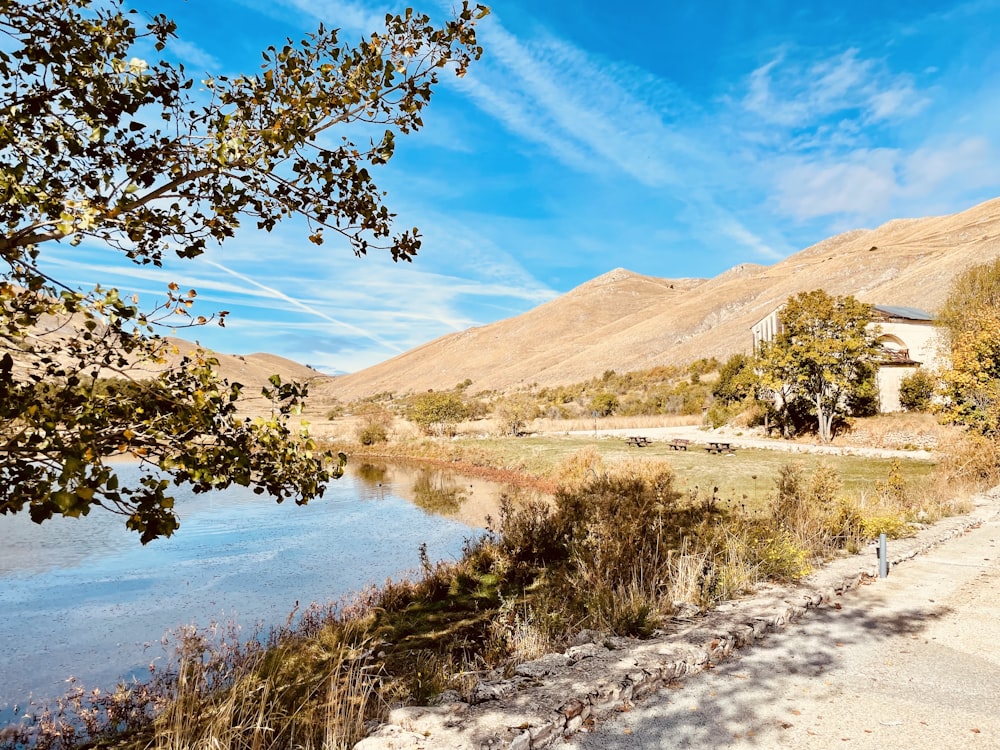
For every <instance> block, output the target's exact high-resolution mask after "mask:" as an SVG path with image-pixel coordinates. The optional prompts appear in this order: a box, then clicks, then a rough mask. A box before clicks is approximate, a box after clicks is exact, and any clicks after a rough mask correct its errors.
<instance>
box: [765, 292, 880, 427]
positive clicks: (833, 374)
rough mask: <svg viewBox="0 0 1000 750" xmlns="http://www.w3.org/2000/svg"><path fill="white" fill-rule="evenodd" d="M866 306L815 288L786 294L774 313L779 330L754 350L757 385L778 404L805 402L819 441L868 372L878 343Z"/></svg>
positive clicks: (869, 375)
mask: <svg viewBox="0 0 1000 750" xmlns="http://www.w3.org/2000/svg"><path fill="white" fill-rule="evenodd" d="M871 316H872V308H871V305H867V304H864V303H861V302H858V301H857V300H856V299H854V297H850V296H847V297H833V296H830V295H829V294H827V293H826V292H824V291H823V290H822V289H817V290H815V291H811V292H802V293H801V294H798V295H796V296H794V297H789V299H788V301H787V302H786V303H785V306H784V307H783V308H782V309H781V311H780V312H779V313H778V321H779V332H778V334H777V336H775V338H774V340H773V341H769V342H764V343H763V344H762V345H761V349H760V351H759V353H758V357H759V364H758V366H759V368H760V371H761V378H762V383H763V384H764V385H765V386H766V387H767V388H770V389H771V390H772V391H774V392H775V393H777V394H779V401H780V403H781V405H782V406H783V407H784V406H789V405H794V404H795V403H796V402H803V403H808V405H809V409H810V412H811V414H812V415H813V417H814V418H815V420H816V425H817V431H818V433H819V436H820V438H821V439H823V440H827V441H829V440H832V439H833V428H834V423H835V420H836V419H837V418H838V417H843V416H846V415H847V414H848V413H849V400H850V397H851V396H852V394H855V393H857V392H858V390H859V387H860V386H862V385H863V384H865V383H866V382H867V381H868V380H870V379H871V378H872V376H873V372H874V368H873V367H872V362H873V360H874V359H875V357H876V355H877V352H878V346H877V344H876V332H875V331H874V330H872V329H871V327H870V324H871Z"/></svg>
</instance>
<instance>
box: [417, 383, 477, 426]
mask: <svg viewBox="0 0 1000 750" xmlns="http://www.w3.org/2000/svg"><path fill="white" fill-rule="evenodd" d="M468 415H469V408H468V405H467V404H466V402H465V399H464V398H462V395H461V394H459V393H455V392H454V391H428V392H427V393H421V394H419V395H417V396H414V397H413V400H412V401H411V402H410V404H409V407H408V409H407V418H408V419H409V420H410V421H411V422H413V423H414V424H416V425H417V426H418V427H420V429H421V430H423V431H424V432H425V433H427V434H429V435H430V434H448V433H452V434H453V433H454V428H455V425H456V424H458V423H459V422H461V421H462V420H463V419H465V418H466V417H467V416H468Z"/></svg>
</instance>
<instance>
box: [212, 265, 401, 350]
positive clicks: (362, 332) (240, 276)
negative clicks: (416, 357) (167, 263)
mask: <svg viewBox="0 0 1000 750" xmlns="http://www.w3.org/2000/svg"><path fill="white" fill-rule="evenodd" d="M202 262H203V263H207V264H208V265H210V266H215V267H216V268H218V269H219V270H220V271H225V272H226V273H228V274H229V275H230V276H234V277H236V278H237V279H239V280H240V281H245V282H246V283H247V284H251V285H253V286H255V287H257V288H258V289H262V290H264V291H265V292H267V293H268V294H270V295H271V296H273V297H276V298H277V299H280V300H284V301H285V302H287V303H289V304H290V305H294V306H295V307H297V308H299V309H300V310H302V311H304V312H307V313H309V314H310V315H315V316H316V317H317V318H322V319H323V320H325V321H327V322H329V323H333V324H334V325H338V326H341V327H343V328H346V329H347V330H349V331H351V332H353V333H357V334H358V335H360V336H364V337H365V338H366V339H370V340H371V341H374V342H375V343H376V344H379V345H380V346H384V347H387V348H389V349H392V350H393V351H394V352H403V351H405V350H404V349H403V348H401V347H399V346H396V345H395V344H393V343H391V342H389V341H384V340H383V339H380V338H379V337H378V336H376V335H374V334H372V333H369V332H368V331H366V330H364V329H363V328H358V327H357V326H354V325H351V324H350V323H345V322H344V321H342V320H337V319H336V318H333V317H330V316H329V315H327V314H326V313H324V312H322V311H320V310H317V309H316V308H314V307H310V306H309V305H307V304H306V303H304V302H300V301H299V300H297V299H295V298H294V297H289V296H288V295H287V294H285V293H284V292H282V291H279V290H277V289H272V288H271V287H269V286H266V285H264V284H261V283H260V282H259V281H256V280H254V279H251V278H250V277H249V276H244V275H243V274H242V273H239V272H238V271H234V270H233V269H231V268H227V267H226V266H224V265H222V264H221V263H216V262H215V261H214V260H208V259H207V258H206V259H204V260H203V261H202Z"/></svg>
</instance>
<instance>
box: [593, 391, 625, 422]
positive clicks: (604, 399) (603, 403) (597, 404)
mask: <svg viewBox="0 0 1000 750" xmlns="http://www.w3.org/2000/svg"><path fill="white" fill-rule="evenodd" d="M590 408H591V410H592V411H595V412H597V416H599V417H609V416H611V415H612V414H614V413H615V411H616V410H617V409H618V397H617V396H616V395H615V394H613V393H608V392H607V391H604V392H602V393H598V394H596V395H595V396H594V397H593V398H592V399H591V400H590Z"/></svg>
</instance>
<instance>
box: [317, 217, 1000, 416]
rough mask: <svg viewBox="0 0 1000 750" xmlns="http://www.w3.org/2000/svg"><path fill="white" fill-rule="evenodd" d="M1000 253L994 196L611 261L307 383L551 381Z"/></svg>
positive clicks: (915, 284)
mask: <svg viewBox="0 0 1000 750" xmlns="http://www.w3.org/2000/svg"><path fill="white" fill-rule="evenodd" d="M996 257H1000V198H998V199H993V200H990V201H986V202H984V203H981V204H979V205H977V206H973V207H972V208H969V209H967V210H965V211H962V212H959V213H957V214H952V215H948V216H933V217H926V218H918V219H893V220H891V221H888V222H886V223H885V224H882V225H881V226H879V227H877V228H875V229H855V230H850V231H847V232H842V233H840V234H837V235H834V236H832V237H828V238H826V239H824V240H821V241H820V242H817V243H815V244H813V245H810V246H809V247H807V248H804V249H803V250H801V251H799V252H797V253H795V254H793V255H790V256H788V257H787V258H785V259H783V260H780V261H778V262H776V263H774V264H771V265H761V264H755V263H741V264H739V265H737V266H734V267H733V268H730V269H728V270H726V271H724V272H723V273H721V274H719V275H718V276H715V277H713V278H710V279H694V278H683V279H671V278H661V277H655V276H644V275H642V274H638V273H635V272H632V271H629V270H627V269H625V268H614V269H612V270H611V271H608V272H607V273H604V274H601V275H600V276H597V277H595V278H593V279H590V280H589V281H586V282H584V283H582V284H580V285H579V286H577V287H575V288H574V289H571V290H569V291H568V292H566V293H565V294H563V295H560V296H559V297H557V298H555V299H553V300H549V301H547V302H545V303H543V304H541V305H539V306H538V307H535V308H533V309H531V310H528V311H526V312H524V313H522V314H521V315H517V316H515V317H512V318H507V319H504V320H499V321H496V322H493V323H489V324H486V325H482V326H477V327H474V328H469V329H467V330H465V331H459V332H456V333H450V334H447V335H445V336H442V337H440V338H438V339H435V340H433V341H429V342H427V343H425V344H422V345H420V346H418V347H416V348H414V349H411V350H409V351H407V352H404V353H402V354H400V355H397V356H395V357H393V358H392V359H389V360H386V361H385V362H381V363H379V364H377V365H374V366H372V367H369V368H367V369H365V370H361V371H359V372H356V373H352V374H349V375H340V376H336V377H333V378H331V379H328V380H327V379H322V380H319V381H315V385H314V390H315V389H317V388H318V389H319V390H320V391H322V392H323V393H325V394H327V395H330V396H335V397H337V398H339V399H341V400H352V399H355V398H360V397H363V396H366V395H371V394H374V393H379V392H385V391H391V392H399V393H405V392H410V391H414V392H416V391H423V390H428V389H436V390H440V389H446V388H451V387H453V386H455V385H456V384H458V383H460V382H464V381H465V380H466V379H469V380H471V381H472V385H471V388H472V390H473V391H474V392H475V391H482V390H500V391H502V390H509V389H515V388H518V387H524V386H527V385H529V384H538V385H560V384H566V383H571V382H578V381H580V380H585V379H588V378H591V377H596V376H599V375H601V373H603V372H604V371H605V370H608V369H613V370H617V371H620V372H624V371H629V370H637V369H645V368H648V367H653V366H656V365H678V364H686V363H688V362H691V361H693V360H695V359H699V358H701V357H712V356H715V357H720V358H724V357H726V356H728V355H729V354H732V353H735V352H740V351H742V352H749V351H750V348H751V346H752V338H751V335H750V327H751V326H752V325H753V324H754V323H755V322H757V321H758V320H760V319H761V318H762V317H764V316H765V315H767V314H768V313H770V312H771V311H772V310H773V309H774V308H775V307H777V306H778V305H779V304H780V303H781V302H783V301H784V300H785V299H787V298H788V297H789V296H791V295H793V294H796V293H798V292H802V291H808V290H811V289H817V288H823V289H825V290H826V291H827V292H829V293H830V294H841V295H846V294H852V295H854V296H855V297H857V298H858V299H860V300H862V301H864V302H871V303H880V304H894V305H905V306H910V307H919V308H923V309H926V310H929V311H932V312H933V311H934V310H935V309H937V308H938V307H940V305H941V304H942V303H943V301H944V297H945V295H946V294H947V289H948V286H949V284H950V282H951V279H952V278H954V276H955V275H956V274H958V273H960V272H961V271H962V270H964V269H965V268H968V267H969V266H971V265H974V264H976V263H982V262H986V261H989V260H992V259H994V258H996Z"/></svg>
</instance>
